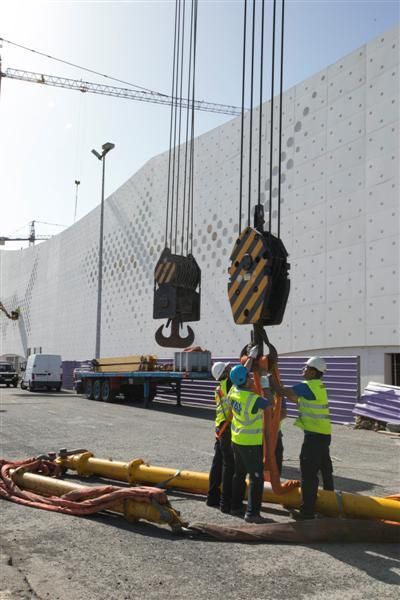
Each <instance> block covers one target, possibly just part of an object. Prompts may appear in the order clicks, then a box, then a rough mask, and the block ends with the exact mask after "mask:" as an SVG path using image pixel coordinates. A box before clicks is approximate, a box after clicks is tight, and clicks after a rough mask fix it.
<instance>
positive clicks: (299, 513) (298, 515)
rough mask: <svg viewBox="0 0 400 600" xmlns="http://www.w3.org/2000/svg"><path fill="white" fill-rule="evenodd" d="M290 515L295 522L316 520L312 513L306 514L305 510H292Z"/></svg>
mask: <svg viewBox="0 0 400 600" xmlns="http://www.w3.org/2000/svg"><path fill="white" fill-rule="evenodd" d="M290 515H291V516H292V517H293V519H294V520H295V521H309V520H312V519H315V515H313V514H312V513H306V512H304V511H303V510H292V511H290Z"/></svg>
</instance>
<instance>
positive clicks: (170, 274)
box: [153, 248, 201, 348]
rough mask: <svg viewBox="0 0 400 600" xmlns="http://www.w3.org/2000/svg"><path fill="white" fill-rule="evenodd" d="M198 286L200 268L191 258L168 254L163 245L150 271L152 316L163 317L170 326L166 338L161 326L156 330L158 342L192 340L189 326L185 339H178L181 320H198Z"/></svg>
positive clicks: (172, 343) (173, 343)
mask: <svg viewBox="0 0 400 600" xmlns="http://www.w3.org/2000/svg"><path fill="white" fill-rule="evenodd" d="M200 285H201V271H200V268H199V266H198V264H197V262H196V261H195V259H194V257H193V256H192V255H191V254H189V255H188V256H180V255H178V254H172V252H171V251H170V250H169V248H164V250H163V251H162V253H161V256H160V258H159V260H158V262H157V264H156V267H155V270H154V303H153V318H154V319H167V320H168V321H170V322H171V324H173V325H174V327H173V328H172V329H171V336H170V337H164V336H163V335H162V329H163V328H162V327H160V328H159V329H158V331H157V335H156V341H157V343H158V344H160V345H161V346H167V347H172V348H173V347H178V348H182V347H185V345H186V343H187V341H188V340H189V338H190V340H192V341H193V339H194V335H193V332H192V330H191V329H190V328H188V331H189V329H190V331H189V337H187V338H181V337H180V336H179V331H180V325H181V324H182V323H186V322H188V321H199V320H200ZM188 345H190V344H188Z"/></svg>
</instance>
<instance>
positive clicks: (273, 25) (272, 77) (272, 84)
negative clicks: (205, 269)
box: [269, 0, 276, 233]
mask: <svg viewBox="0 0 400 600" xmlns="http://www.w3.org/2000/svg"><path fill="white" fill-rule="evenodd" d="M275 26H276V0H274V8H273V17H272V61H271V62H272V66H271V113H270V148H269V232H270V233H271V228H272V161H273V150H274V92H275V89H274V83H275Z"/></svg>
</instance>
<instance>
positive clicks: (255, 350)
mask: <svg viewBox="0 0 400 600" xmlns="http://www.w3.org/2000/svg"><path fill="white" fill-rule="evenodd" d="M257 356H258V346H253V347H252V348H250V352H249V357H250V358H257Z"/></svg>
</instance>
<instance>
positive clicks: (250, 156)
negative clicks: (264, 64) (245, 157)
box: [247, 0, 256, 227]
mask: <svg viewBox="0 0 400 600" xmlns="http://www.w3.org/2000/svg"><path fill="white" fill-rule="evenodd" d="M255 25H256V0H253V19H252V35H251V74H250V123H249V181H248V183H249V197H248V200H247V226H248V227H250V215H251V175H252V173H251V169H252V164H251V163H252V155H253V112H254V106H253V102H254V37H255Z"/></svg>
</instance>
